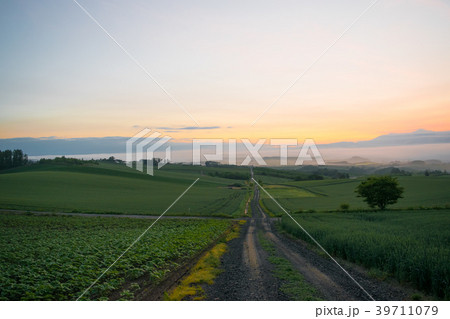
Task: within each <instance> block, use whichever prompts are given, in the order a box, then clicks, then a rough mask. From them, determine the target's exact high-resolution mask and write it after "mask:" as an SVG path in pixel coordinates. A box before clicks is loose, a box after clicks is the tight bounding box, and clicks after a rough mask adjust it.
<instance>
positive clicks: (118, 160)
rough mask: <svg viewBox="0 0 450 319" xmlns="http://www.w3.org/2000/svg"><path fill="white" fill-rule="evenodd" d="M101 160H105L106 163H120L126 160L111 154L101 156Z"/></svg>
mask: <svg viewBox="0 0 450 319" xmlns="http://www.w3.org/2000/svg"><path fill="white" fill-rule="evenodd" d="M98 161H99V162H104V163H118V164H123V163H124V161H122V160H120V159H117V158H115V157H114V156H110V157H108V158H101V159H99V160H98Z"/></svg>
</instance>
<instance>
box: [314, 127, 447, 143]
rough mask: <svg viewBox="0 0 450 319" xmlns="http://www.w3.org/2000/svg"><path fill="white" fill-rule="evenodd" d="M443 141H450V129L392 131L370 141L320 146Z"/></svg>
mask: <svg viewBox="0 0 450 319" xmlns="http://www.w3.org/2000/svg"><path fill="white" fill-rule="evenodd" d="M441 143H450V131H443V132H435V131H427V130H422V129H420V130H417V131H415V132H412V133H391V134H386V135H380V136H378V137H376V138H374V139H372V140H368V141H360V142H338V143H331V144H321V145H320V147H321V148H323V147H326V148H334V147H336V148H341V147H345V148H347V147H383V146H400V145H401V146H405V145H421V144H441Z"/></svg>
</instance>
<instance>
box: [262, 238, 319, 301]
mask: <svg viewBox="0 0 450 319" xmlns="http://www.w3.org/2000/svg"><path fill="white" fill-rule="evenodd" d="M258 241H259V243H260V245H261V247H262V248H263V249H264V250H265V251H266V252H267V253H268V254H269V257H268V260H269V262H270V263H271V264H272V265H274V270H273V274H274V276H275V277H276V278H278V279H280V280H281V282H282V284H281V286H280V290H281V292H283V293H284V294H286V295H287V296H288V297H289V298H290V299H291V300H297V301H298V300H303V301H313V300H316V301H317V300H322V299H321V298H320V297H319V296H320V295H319V293H318V291H317V290H316V289H315V288H314V287H313V286H311V285H310V284H308V283H307V282H306V281H305V279H304V278H303V276H302V275H301V274H300V273H299V272H298V271H296V270H295V269H294V268H293V267H292V264H291V263H290V262H289V261H288V260H287V259H286V258H284V257H280V256H279V255H278V253H277V251H276V249H275V246H274V245H273V244H272V243H271V242H270V241H269V240H268V239H266V238H265V237H264V235H263V233H262V231H258Z"/></svg>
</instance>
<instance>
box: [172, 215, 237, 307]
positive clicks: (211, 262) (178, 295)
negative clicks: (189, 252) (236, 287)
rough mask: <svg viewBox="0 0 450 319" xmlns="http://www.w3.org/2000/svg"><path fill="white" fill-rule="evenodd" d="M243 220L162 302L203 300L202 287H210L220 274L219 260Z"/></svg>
mask: <svg viewBox="0 0 450 319" xmlns="http://www.w3.org/2000/svg"><path fill="white" fill-rule="evenodd" d="M245 222H246V221H245V220H241V221H239V222H238V223H236V224H235V225H234V226H233V227H232V228H231V229H230V231H229V232H228V233H227V234H226V236H225V237H224V238H223V239H222V240H221V242H219V243H218V244H217V245H215V246H214V247H213V248H212V249H211V250H210V251H208V252H207V253H206V254H205V255H204V256H203V257H201V258H200V259H199V261H198V262H197V264H196V265H195V266H194V267H193V268H192V270H191V271H190V273H189V275H188V276H187V277H185V278H184V279H183V280H182V281H181V283H180V285H179V286H177V287H176V288H175V289H174V290H173V291H172V292H170V293H169V294H167V295H166V296H165V298H164V300H172V301H180V300H202V299H204V298H205V292H204V290H203V288H202V285H205V284H206V285H212V284H213V283H214V279H215V278H216V277H217V275H219V274H220V273H221V270H220V268H219V267H220V259H221V257H222V255H223V254H225V252H226V251H227V244H226V243H227V242H228V241H230V240H232V239H235V238H237V237H239V233H240V226H241V225H243V224H245Z"/></svg>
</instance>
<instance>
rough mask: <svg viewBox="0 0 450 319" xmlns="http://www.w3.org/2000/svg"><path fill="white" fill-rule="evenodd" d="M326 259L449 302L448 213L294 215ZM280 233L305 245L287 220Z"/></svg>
mask: <svg viewBox="0 0 450 319" xmlns="http://www.w3.org/2000/svg"><path fill="white" fill-rule="evenodd" d="M294 216H295V217H294V218H295V219H296V220H297V221H298V223H299V224H300V225H302V226H303V227H304V228H305V229H306V230H307V231H308V232H309V233H310V234H311V235H312V236H313V237H314V238H315V239H316V240H317V241H318V242H319V243H320V244H321V245H322V246H323V247H324V248H325V249H326V250H327V251H328V252H329V253H330V254H333V255H335V256H338V257H341V258H344V259H347V260H349V261H352V262H355V263H358V264H360V265H363V266H365V267H367V268H373V269H376V270H379V271H382V272H385V273H387V274H390V275H392V276H394V277H395V278H396V279H398V280H399V281H401V282H409V283H412V284H414V285H415V286H416V287H417V288H418V289H420V290H422V291H424V292H426V293H429V294H432V295H434V296H436V297H438V298H442V299H447V300H448V299H450V227H449V225H450V211H445V210H437V211H431V210H427V211H403V212H399V211H396V212H373V213H303V214H298V215H294ZM281 227H282V228H283V229H284V230H285V231H287V232H289V233H291V234H292V235H294V236H296V237H299V238H302V239H304V240H306V241H310V239H309V238H308V237H307V236H306V235H305V234H304V232H303V231H302V230H301V229H300V227H298V225H296V224H295V223H294V222H293V221H292V220H291V219H290V218H289V217H288V216H283V218H282V221H281Z"/></svg>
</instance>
